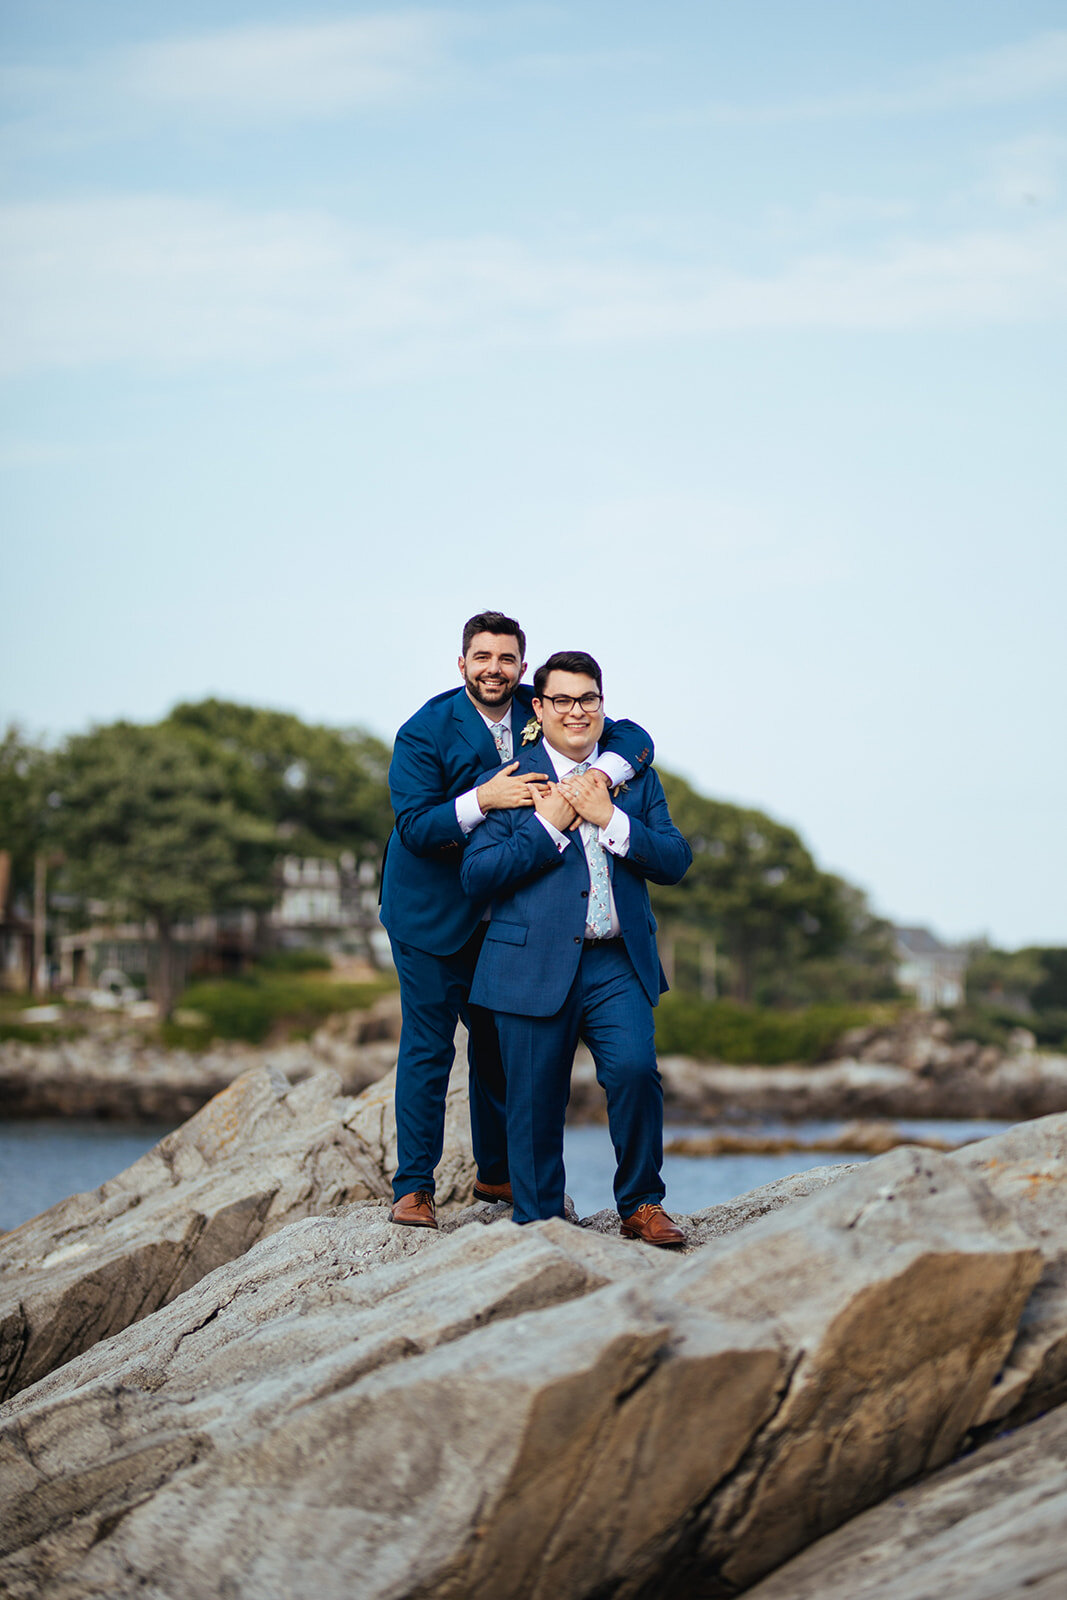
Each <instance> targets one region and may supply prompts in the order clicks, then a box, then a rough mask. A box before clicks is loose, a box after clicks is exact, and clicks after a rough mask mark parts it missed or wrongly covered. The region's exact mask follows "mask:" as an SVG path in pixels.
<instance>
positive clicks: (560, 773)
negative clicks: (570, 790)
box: [544, 739, 600, 778]
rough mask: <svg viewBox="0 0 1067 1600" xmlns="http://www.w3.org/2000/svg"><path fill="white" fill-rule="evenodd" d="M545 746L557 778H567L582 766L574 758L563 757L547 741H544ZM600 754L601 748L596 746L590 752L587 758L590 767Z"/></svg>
mask: <svg viewBox="0 0 1067 1600" xmlns="http://www.w3.org/2000/svg"><path fill="white" fill-rule="evenodd" d="M544 746H545V749H546V750H547V751H548V759H549V760H550V761H551V763H552V765H553V766H554V767H555V769H556V777H557V778H565V777H566V776H567V774H568V772H573V771H574V769H575V767H577V766H579V765H580V763H579V762H577V761H575V760H574V758H573V756H565V755H562V754H561V753H560V751H558V750H555V749H553V747H552V745H550V744H549V742H548V740H547V739H546V740H545V741H544ZM599 753H600V746H599V745H597V744H595V745H594V746H593V748H592V750H591V751H590V752H589V754H588V755H587V756H586V758H585V759H586V760H587V761H588V763H589V765H590V766H592V765H593V763H594V762H595V761H596V758H597V756H598V755H599Z"/></svg>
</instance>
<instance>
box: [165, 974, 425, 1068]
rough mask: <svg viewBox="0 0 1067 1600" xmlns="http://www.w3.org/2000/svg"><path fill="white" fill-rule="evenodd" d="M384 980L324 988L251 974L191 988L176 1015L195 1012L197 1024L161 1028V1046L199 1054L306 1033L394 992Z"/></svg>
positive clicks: (293, 977) (309, 981)
mask: <svg viewBox="0 0 1067 1600" xmlns="http://www.w3.org/2000/svg"><path fill="white" fill-rule="evenodd" d="M394 987H395V984H394V983H393V982H392V981H391V980H389V979H379V980H377V981H376V982H373V983H328V982H326V981H325V980H323V979H315V978H306V977H301V976H299V975H298V974H292V973H286V972H274V971H270V972H268V971H264V970H263V969H262V968H257V969H254V970H253V971H252V972H250V973H247V974H245V975H244V976H242V977H240V978H221V979H217V980H215V981H212V982H206V983H192V984H190V985H189V987H188V988H187V989H186V990H185V992H184V993H183V995H182V999H181V1007H180V1009H181V1011H183V1012H185V1011H190V1012H194V1011H195V1012H197V1013H199V1015H200V1016H201V1017H202V1018H203V1019H204V1021H203V1024H199V1023H197V1024H190V1023H184V1022H183V1023H175V1022H170V1023H166V1024H164V1026H163V1028H162V1030H161V1033H162V1037H163V1040H164V1042H165V1043H167V1044H170V1043H172V1042H173V1043H174V1044H175V1045H178V1044H180V1045H181V1046H182V1047H183V1048H186V1049H198V1048H202V1047H203V1044H204V1043H206V1042H207V1041H208V1040H209V1039H211V1038H218V1039H243V1040H245V1041H246V1042H247V1043H248V1044H262V1043H263V1041H264V1039H266V1038H267V1036H268V1034H270V1033H271V1032H272V1031H273V1030H274V1029H275V1028H279V1027H284V1031H285V1032H286V1033H287V1034H291V1033H295V1032H304V1033H306V1032H308V1031H309V1030H311V1029H313V1028H315V1027H317V1026H318V1024H319V1023H320V1022H321V1021H322V1020H323V1018H324V1017H328V1016H330V1015H331V1014H332V1013H333V1012H335V1011H365V1010H366V1009H367V1007H368V1006H370V1005H373V1003H374V1001H375V1000H377V999H378V997H379V996H380V995H382V994H385V993H387V992H388V991H389V990H390V989H392V988H394Z"/></svg>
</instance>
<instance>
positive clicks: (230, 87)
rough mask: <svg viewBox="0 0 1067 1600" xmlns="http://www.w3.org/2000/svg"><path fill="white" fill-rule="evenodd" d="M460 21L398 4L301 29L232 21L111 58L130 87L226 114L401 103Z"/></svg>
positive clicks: (421, 86)
mask: <svg viewBox="0 0 1067 1600" xmlns="http://www.w3.org/2000/svg"><path fill="white" fill-rule="evenodd" d="M457 25H458V19H457V18H456V17H455V16H454V15H452V14H450V13H447V12H441V11H437V12H429V11H420V10H410V11H405V10H396V11H394V12H381V13H379V14H377V15H371V16H363V17H351V18H347V19H346V20H344V21H333V22H318V23H307V24H302V25H299V26H276V27H255V28H234V29H231V30H228V31H225V32H219V33H209V34H202V35H198V36H195V37H192V38H187V39H163V40H160V41H158V42H154V43H152V44H146V45H141V46H139V47H136V48H134V49H132V50H130V51H128V52H126V53H125V55H124V56H122V57H120V58H119V63H118V75H119V77H120V79H121V80H123V81H124V83H125V86H126V88H127V89H128V90H129V92H131V93H132V94H134V95H136V96H138V97H140V98H143V99H146V100H149V101H152V102H153V103H155V104H159V103H160V102H164V103H169V104H176V105H181V106H198V107H201V108H210V109H212V110H215V111H221V112H223V113H225V114H226V115H243V114H247V113H249V112H255V113H261V114H265V115H269V116H286V115H312V116H319V115H332V114H335V113H337V112H341V111H348V110H351V109H353V108H358V107H361V106H373V105H381V104H385V103H389V102H392V101H396V100H407V99H410V98H411V97H412V96H413V95H415V94H418V93H421V92H423V91H424V90H425V89H426V88H427V87H428V86H430V85H432V83H433V82H434V80H435V79H436V77H437V76H438V74H439V73H440V72H441V71H442V68H443V65H444V60H445V44H446V41H447V39H448V37H449V36H450V35H451V34H452V33H453V32H454V31H455V29H456V27H457Z"/></svg>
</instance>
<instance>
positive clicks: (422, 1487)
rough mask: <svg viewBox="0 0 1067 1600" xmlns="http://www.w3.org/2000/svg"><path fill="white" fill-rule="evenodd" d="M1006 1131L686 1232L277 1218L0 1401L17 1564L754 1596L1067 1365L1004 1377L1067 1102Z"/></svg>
mask: <svg viewBox="0 0 1067 1600" xmlns="http://www.w3.org/2000/svg"><path fill="white" fill-rule="evenodd" d="M1005 1139H1006V1140H1009V1141H1014V1143H1013V1144H1002V1145H1001V1148H1000V1150H999V1151H998V1150H996V1149H995V1148H994V1144H995V1143H997V1142H994V1141H988V1142H987V1143H986V1144H985V1145H983V1146H976V1147H972V1149H970V1150H968V1151H967V1152H962V1153H960V1154H958V1155H954V1156H945V1155H941V1154H938V1153H935V1152H930V1151H920V1150H915V1149H907V1148H906V1149H901V1150H897V1151H895V1152H893V1153H891V1154H889V1155H886V1156H884V1157H881V1158H879V1159H877V1160H875V1161H873V1162H871V1163H870V1164H869V1165H866V1166H863V1167H859V1168H855V1169H851V1170H848V1171H845V1172H844V1173H843V1174H842V1172H841V1169H831V1171H833V1173H834V1176H833V1177H832V1178H827V1179H826V1180H825V1181H823V1182H822V1183H821V1184H820V1182H819V1175H818V1174H815V1175H813V1174H803V1175H802V1177H803V1179H804V1180H805V1182H806V1183H807V1184H808V1186H809V1189H810V1191H811V1192H808V1193H806V1194H805V1193H803V1192H801V1191H800V1190H799V1189H798V1191H797V1192H796V1193H794V1194H793V1195H792V1196H791V1197H790V1195H789V1193H788V1191H781V1190H780V1191H779V1193H778V1197H777V1199H775V1198H773V1197H768V1196H766V1195H765V1197H764V1200H763V1201H762V1202H760V1201H757V1202H755V1204H750V1206H749V1208H748V1212H747V1214H746V1211H745V1209H744V1206H743V1205H742V1203H741V1202H737V1203H735V1204H736V1205H737V1207H738V1209H737V1210H735V1211H733V1213H732V1215H731V1214H730V1210H731V1208H717V1207H716V1208H711V1211H710V1212H708V1213H704V1214H703V1215H702V1218H700V1219H692V1220H690V1221H687V1224H686V1225H687V1227H688V1228H689V1229H690V1236H691V1238H692V1239H693V1247H691V1248H690V1249H689V1250H688V1251H687V1252H686V1253H684V1254H682V1255H681V1256H680V1257H676V1256H672V1255H671V1254H669V1253H668V1252H656V1251H654V1250H652V1249H650V1248H648V1247H646V1246H644V1245H641V1244H637V1243H627V1242H625V1241H623V1240H621V1239H619V1238H618V1236H617V1234H609V1233H608V1232H606V1231H605V1232H600V1231H599V1230H598V1229H597V1228H595V1227H583V1228H578V1227H574V1226H572V1225H569V1224H567V1223H565V1222H551V1223H542V1224H538V1225H535V1226H533V1227H529V1228H523V1229H519V1228H516V1227H515V1226H514V1225H513V1224H512V1223H511V1222H510V1221H508V1220H507V1219H506V1211H505V1210H504V1208H500V1207H496V1208H493V1207H470V1208H467V1209H463V1210H457V1211H455V1212H453V1213H452V1215H451V1216H450V1218H449V1221H448V1226H447V1228H446V1229H443V1230H442V1231H441V1232H440V1233H432V1232H428V1231H426V1230H417V1229H407V1230H405V1229H399V1228H395V1227H393V1226H392V1225H391V1224H390V1223H389V1221H388V1213H387V1209H386V1206H385V1205H384V1203H382V1202H377V1203H361V1204H357V1205H351V1206H348V1207H346V1208H344V1209H342V1210H340V1211H336V1212H334V1213H332V1214H331V1215H327V1216H320V1217H314V1218H312V1217H308V1218H305V1219H304V1220H301V1221H297V1222H294V1223H292V1224H291V1225H289V1226H285V1227H282V1228H280V1229H279V1230H278V1231H275V1232H273V1233H272V1234H271V1235H270V1236H269V1237H267V1238H264V1239H262V1240H261V1241H260V1242H259V1243H256V1244H254V1245H253V1247H252V1248H251V1249H250V1250H249V1251H248V1252H247V1253H246V1254H245V1255H243V1256H242V1257H240V1259H237V1260H235V1261H233V1262H231V1263H229V1264H227V1265H223V1266H220V1267H219V1268H218V1269H217V1270H216V1271H213V1272H211V1273H210V1275H209V1276H207V1277H204V1278H203V1279H201V1281H200V1282H198V1283H197V1284H195V1285H194V1286H192V1287H191V1288H189V1289H188V1290H187V1291H186V1292H185V1293H182V1294H181V1295H179V1297H178V1298H177V1299H175V1300H174V1301H173V1303H172V1304H169V1305H166V1306H164V1307H163V1308H162V1309H160V1310H158V1311H157V1312H155V1314H154V1315H151V1316H148V1317H146V1318H145V1319H144V1320H142V1321H140V1322H138V1323H136V1324H134V1325H133V1326H130V1327H129V1328H127V1329H126V1330H125V1331H124V1332H121V1333H118V1334H117V1335H116V1336H115V1337H113V1338H111V1339H108V1340H106V1341H105V1342H103V1343H99V1344H97V1345H96V1346H95V1348H93V1349H90V1350H88V1351H87V1352H86V1353H85V1354H83V1355H81V1356H80V1357H79V1358H77V1359H75V1360H72V1361H69V1362H68V1363H67V1364H66V1365H65V1366H63V1367H61V1368H59V1369H58V1370H56V1371H54V1372H52V1373H51V1375H50V1376H48V1377H46V1378H44V1379H43V1380H42V1381H41V1382H39V1383H37V1384H36V1385H34V1386H33V1387H31V1388H28V1389H26V1390H25V1391H23V1392H22V1393H21V1394H19V1395H17V1396H16V1397H15V1398H13V1399H12V1400H11V1401H9V1402H8V1404H7V1405H6V1406H5V1407H3V1408H2V1409H0V1500H2V1503H3V1505H4V1516H3V1519H2V1522H3V1527H4V1530H5V1532H4V1544H3V1552H4V1553H3V1555H2V1557H0V1588H4V1589H5V1590H6V1592H10V1593H11V1594H12V1595H14V1596H17V1597H24V1600H25V1597H38V1596H41V1597H44V1596H48V1597H49V1600H74V1597H75V1596H77V1597H78V1600H96V1597H99V1600H103V1597H104V1596H108V1597H111V1596H127V1595H128V1596H133V1595H138V1596H145V1595H147V1596H151V1597H159V1600H162V1597H167V1600H180V1597H189V1600H193V1597H195V1600H202V1597H214V1596H219V1597H222V1596H227V1597H234V1596H236V1597H244V1596H247V1597H249V1600H269V1597H273V1596H278V1597H282V1596H288V1595H296V1594H299V1595H306V1594H312V1595H315V1596H316V1597H317V1600H332V1597H333V1596H338V1597H341V1596H344V1597H345V1600H349V1597H351V1596H355V1595H358V1596H359V1597H361V1600H362V1597H367V1600H373V1597H378V1596H380V1597H382V1600H386V1597H388V1600H398V1597H401V1596H410V1597H412V1600H415V1597H416V1596H417V1597H418V1600H430V1597H437V1596H439V1597H442V1600H445V1597H448V1600H467V1597H471V1600H477V1597H482V1596H484V1597H486V1600H489V1597H494V1600H496V1597H515V1600H519V1597H527V1596H529V1597H534V1600H541V1597H543V1600H549V1597H552V1600H557V1597H560V1596H564V1597H569V1596H575V1597H578V1596H584V1597H588V1600H593V1597H594V1596H596V1597H603V1596H606V1595H611V1596H617V1597H619V1600H652V1597H659V1596H662V1595H663V1594H665V1593H669V1594H670V1595H671V1596H672V1600H687V1597H693V1600H695V1597H697V1596H714V1595H716V1594H728V1593H731V1592H736V1591H737V1590H738V1589H741V1588H744V1587H745V1586H747V1585H750V1584H752V1583H754V1582H756V1581H757V1580H758V1579H759V1578H761V1577H762V1576H763V1575H764V1574H766V1573H768V1572H769V1571H770V1570H771V1569H772V1568H774V1567H775V1566H777V1565H778V1564H780V1563H782V1562H784V1561H786V1560H788V1559H789V1558H790V1557H791V1556H793V1555H794V1554H795V1553H796V1552H797V1551H799V1550H801V1549H803V1548H804V1547H805V1546H806V1545H808V1544H810V1543H812V1541H814V1540H816V1539H819V1538H820V1536H821V1535H823V1534H826V1533H828V1532H829V1530H831V1529H833V1528H835V1527H837V1526H838V1525H839V1524H841V1523H842V1522H844V1521H845V1520H846V1519H847V1518H849V1517H851V1516H854V1515H855V1514H856V1513H858V1512H861V1511H863V1510H864V1509H865V1508H866V1507H868V1506H870V1505H872V1504H873V1503H875V1502H877V1501H878V1500H880V1499H883V1498H885V1497H886V1496H888V1495H894V1496H896V1494H897V1492H898V1490H899V1488H900V1486H901V1485H903V1484H904V1483H906V1482H909V1481H910V1480H912V1479H914V1478H915V1477H916V1476H922V1475H924V1474H927V1473H930V1472H931V1471H934V1470H935V1469H937V1468H939V1467H941V1466H942V1465H944V1464H945V1463H947V1462H949V1461H950V1460H951V1459H952V1457H953V1456H954V1454H955V1453H956V1452H957V1451H958V1450H959V1449H960V1447H961V1445H962V1444H963V1442H964V1441H965V1439H967V1438H968V1437H969V1436H970V1435H971V1434H972V1433H973V1430H974V1429H975V1428H976V1427H979V1426H988V1425H989V1417H990V1408H991V1406H993V1407H994V1408H995V1407H996V1406H998V1405H999V1404H1000V1399H1001V1396H1000V1394H999V1391H1001V1390H1002V1389H1003V1387H1004V1383H1005V1381H1010V1382H1011V1383H1012V1386H1013V1388H1012V1392H1013V1394H1014V1396H1015V1400H1014V1401H1012V1402H1010V1403H1009V1405H1008V1407H1007V1410H1006V1411H1005V1413H1004V1415H1005V1416H1006V1417H1007V1418H1008V1419H1009V1420H1010V1419H1011V1417H1012V1415H1013V1414H1014V1412H1013V1405H1014V1404H1015V1402H1016V1401H1018V1402H1020V1403H1021V1402H1023V1401H1024V1400H1025V1399H1026V1398H1027V1394H1028V1391H1029V1390H1030V1388H1031V1386H1032V1384H1033V1382H1034V1380H1035V1376H1036V1374H1037V1373H1038V1371H1042V1372H1046V1374H1047V1370H1048V1369H1047V1363H1045V1362H1044V1357H1042V1358H1041V1361H1039V1362H1038V1365H1037V1366H1033V1365H1032V1366H1031V1369H1030V1377H1029V1378H1028V1379H1027V1380H1026V1381H1025V1382H1023V1381H1022V1380H1015V1379H1010V1380H1007V1379H1006V1374H1008V1373H1010V1372H1011V1370H1012V1363H1013V1362H1016V1361H1018V1360H1020V1359H1021V1357H1020V1349H1021V1344H1020V1341H1022V1340H1023V1339H1024V1337H1025V1318H1026V1313H1027V1309H1028V1307H1029V1306H1030V1304H1031V1302H1032V1301H1033V1299H1034V1294H1035V1289H1038V1288H1039V1286H1041V1285H1043V1284H1045V1282H1046V1281H1047V1277H1048V1274H1049V1272H1050V1270H1051V1269H1052V1268H1053V1267H1054V1265H1055V1262H1056V1261H1057V1260H1058V1259H1059V1258H1058V1250H1059V1237H1058V1236H1057V1237H1053V1236H1052V1235H1053V1234H1054V1232H1055V1228H1054V1225H1053V1226H1052V1227H1051V1228H1050V1229H1049V1230H1044V1224H1043V1221H1042V1216H1043V1212H1042V1208H1041V1207H1040V1206H1035V1207H1033V1208H1032V1209H1030V1206H1031V1198H1030V1197H1032V1195H1033V1192H1034V1184H1033V1183H1032V1182H1031V1181H1030V1179H1027V1180H1026V1181H1025V1182H1024V1180H1023V1173H1024V1171H1025V1170H1026V1169H1030V1171H1031V1173H1037V1172H1038V1171H1040V1173H1041V1174H1042V1177H1041V1182H1042V1183H1043V1184H1044V1185H1045V1191H1046V1192H1047V1193H1048V1195H1049V1197H1050V1198H1049V1200H1048V1202H1047V1204H1049V1205H1052V1206H1054V1207H1062V1206H1063V1205H1064V1189H1063V1170H1062V1162H1061V1164H1060V1165H1059V1166H1057V1164H1056V1162H1057V1159H1058V1158H1057V1156H1056V1152H1057V1151H1062V1150H1063V1148H1064V1141H1065V1140H1067V1118H1063V1117H1061V1118H1055V1119H1050V1120H1049V1121H1048V1122H1046V1123H1044V1124H1037V1125H1035V1126H1034V1127H1032V1128H1029V1129H1027V1128H1023V1129H1018V1130H1014V1131H1013V1133H1012V1134H1011V1135H1006V1136H1005ZM382 1153H383V1155H384V1154H385V1151H384V1147H382ZM983 1156H984V1160H985V1163H986V1165H985V1167H983V1165H982V1160H983ZM990 1160H992V1161H993V1162H995V1163H997V1164H996V1165H995V1166H990V1165H989V1162H990ZM1011 1174H1014V1175H1015V1176H1014V1178H1013V1177H1011ZM994 1175H995V1177H996V1181H994ZM775 1187H776V1186H768V1188H775ZM775 1205H776V1206H777V1209H771V1207H772V1206H775ZM713 1212H718V1213H720V1215H719V1216H718V1218H717V1219H716V1218H714V1217H713V1216H712V1213H713ZM1054 1215H1059V1212H1058V1211H1056V1212H1054ZM486 1222H489V1223H491V1224H492V1225H491V1226H483V1225H482V1224H483V1223H486ZM698 1230H699V1236H698V1237H694V1234H697V1233H698ZM699 1238H704V1239H705V1240H706V1242H704V1243H699ZM1054 1347H1055V1340H1054V1339H1052V1338H1051V1326H1046V1328H1045V1335H1044V1336H1043V1338H1042V1341H1041V1348H1042V1350H1044V1351H1045V1352H1047V1351H1049V1350H1051V1349H1053V1348H1054ZM1041 1381H1042V1382H1045V1381H1046V1379H1044V1378H1043V1379H1042V1380H1041ZM994 1395H996V1396H997V1399H996V1400H992V1399H991V1397H992V1396H994ZM953 1470H955V1469H953ZM846 1531H847V1530H846ZM1035 1537H1036V1535H1035ZM812 1592H813V1593H814V1592H816V1591H812ZM841 1592H842V1594H844V1591H841ZM872 1592H876V1591H872ZM884 1592H885V1593H886V1594H887V1595H888V1594H891V1593H893V1592H894V1591H892V1590H890V1589H886V1590H885V1591H884ZM930 1592H932V1591H930ZM977 1592H978V1591H975V1593H977ZM783 1600H784V1596H783Z"/></svg>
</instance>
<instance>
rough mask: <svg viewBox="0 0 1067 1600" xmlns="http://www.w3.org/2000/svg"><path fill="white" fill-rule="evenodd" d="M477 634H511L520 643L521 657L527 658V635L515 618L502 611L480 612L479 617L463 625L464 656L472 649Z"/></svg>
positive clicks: (472, 618)
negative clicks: (472, 641) (472, 642)
mask: <svg viewBox="0 0 1067 1600" xmlns="http://www.w3.org/2000/svg"><path fill="white" fill-rule="evenodd" d="M476 633H497V634H500V633H509V634H511V636H512V637H513V638H515V639H517V640H518V641H519V655H520V656H522V657H523V659H524V660H525V658H526V635H525V634H524V633H523V631H522V629H521V628H520V627H519V625H518V623H517V622H516V621H515V618H514V617H506V616H505V615H504V613H503V612H502V611H479V612H478V615H477V616H475V617H471V619H470V621H469V622H465V623H464V624H463V654H464V655H466V654H467V651H468V650H469V649H470V647H471V640H472V639H473V638H474V635H475V634H476Z"/></svg>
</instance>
